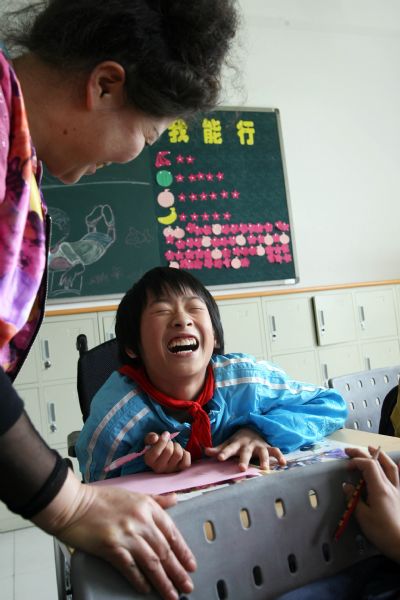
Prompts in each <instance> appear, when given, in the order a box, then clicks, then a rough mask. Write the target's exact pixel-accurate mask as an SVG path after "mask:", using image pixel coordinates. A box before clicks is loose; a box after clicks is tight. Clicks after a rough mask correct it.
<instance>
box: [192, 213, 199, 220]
mask: <svg viewBox="0 0 400 600" xmlns="http://www.w3.org/2000/svg"><path fill="white" fill-rule="evenodd" d="M190 218H191V219H192V221H197V219H198V218H199V215H198V214H197V213H192V214H191V215H190Z"/></svg>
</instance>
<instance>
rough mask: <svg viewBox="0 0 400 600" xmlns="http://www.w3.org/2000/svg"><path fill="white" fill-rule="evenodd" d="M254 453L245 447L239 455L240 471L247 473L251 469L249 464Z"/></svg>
mask: <svg viewBox="0 0 400 600" xmlns="http://www.w3.org/2000/svg"><path fill="white" fill-rule="evenodd" d="M252 456H253V452H252V450H251V448H249V447H248V446H243V447H242V448H241V449H240V453H239V469H240V471H247V469H248V468H249V462H250V459H251V457H252ZM267 464H268V452H267Z"/></svg>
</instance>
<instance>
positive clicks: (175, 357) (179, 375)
mask: <svg viewBox="0 0 400 600" xmlns="http://www.w3.org/2000/svg"><path fill="white" fill-rule="evenodd" d="M140 338H141V343H140V349H141V359H142V362H143V364H144V366H145V368H146V371H147V375H148V377H149V379H150V380H151V382H152V384H153V385H154V386H155V387H157V388H158V389H159V390H161V391H164V392H165V393H170V394H171V395H174V394H175V397H178V398H179V396H178V395H176V394H177V393H179V391H178V392H177V388H179V385H180V384H182V385H183V386H186V385H188V384H189V385H190V387H191V388H193V389H195V388H196V389H197V388H198V389H197V391H196V392H194V394H195V395H196V394H197V393H198V391H200V389H201V387H202V385H203V383H204V376H205V372H206V369H207V365H208V363H209V362H210V358H211V355H212V353H213V350H214V344H215V337H214V331H213V326H212V322H211V318H210V314H209V312H208V308H207V306H206V304H205V303H204V301H203V300H202V299H201V298H200V297H199V296H197V295H195V294H194V293H193V292H192V291H191V290H187V291H186V292H185V293H184V294H178V295H177V294H175V293H171V292H166V293H165V294H164V295H163V296H162V297H161V298H155V296H153V295H151V294H149V295H148V298H147V305H146V307H145V309H144V311H143V313H142V318H141V323H140ZM187 399H193V398H187Z"/></svg>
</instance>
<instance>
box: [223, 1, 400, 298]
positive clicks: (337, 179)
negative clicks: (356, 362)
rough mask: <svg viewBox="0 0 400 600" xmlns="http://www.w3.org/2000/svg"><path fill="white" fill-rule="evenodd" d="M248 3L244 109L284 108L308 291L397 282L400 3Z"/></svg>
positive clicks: (288, 162)
mask: <svg viewBox="0 0 400 600" xmlns="http://www.w3.org/2000/svg"><path fill="white" fill-rule="evenodd" d="M240 4H241V6H242V11H243V26H244V31H243V34H242V38H243V45H242V50H241V55H242V60H243V85H244V87H245V88H246V91H247V97H246V99H245V103H246V105H247V106H252V107H277V108H279V109H280V112H281V123H282V130H283V143H284V151H285V155H286V165H287V174H288V181H289V192H290V198H291V207H292V223H293V227H294V234H295V241H296V253H297V263H298V272H299V276H300V282H299V285H300V286H301V287H303V286H306V285H307V286H308V285H328V284H335V283H347V282H359V281H373V280H386V279H397V278H399V277H400V174H399V173H400V165H399V162H400V2H398V0H240ZM229 102H230V103H231V104H236V102H237V94H236V96H235V94H232V95H231V97H230V98H229Z"/></svg>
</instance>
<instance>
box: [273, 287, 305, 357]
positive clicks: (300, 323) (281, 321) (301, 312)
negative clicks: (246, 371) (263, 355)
mask: <svg viewBox="0 0 400 600" xmlns="http://www.w3.org/2000/svg"><path fill="white" fill-rule="evenodd" d="M263 308H264V315H265V322H266V333H267V339H268V347H269V351H270V354H271V355H276V354H280V353H283V352H291V351H293V350H299V349H300V348H309V347H312V346H314V345H315V330H314V323H313V318H312V307H311V301H310V299H309V298H302V297H300V298H293V299H292V298H291V299H289V300H286V299H282V300H269V299H265V298H264V299H263Z"/></svg>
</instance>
